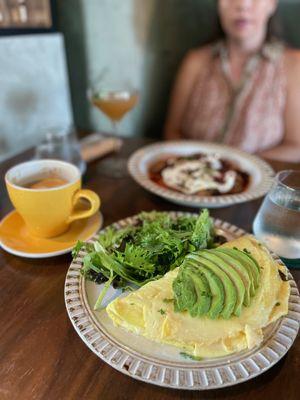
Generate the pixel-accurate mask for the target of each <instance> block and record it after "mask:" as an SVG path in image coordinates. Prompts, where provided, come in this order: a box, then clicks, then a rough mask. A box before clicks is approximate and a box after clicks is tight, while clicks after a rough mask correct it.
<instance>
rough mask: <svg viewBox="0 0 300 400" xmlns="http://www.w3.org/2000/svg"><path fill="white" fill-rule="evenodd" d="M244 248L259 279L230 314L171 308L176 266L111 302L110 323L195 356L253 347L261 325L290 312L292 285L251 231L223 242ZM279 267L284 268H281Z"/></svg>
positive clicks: (231, 246) (208, 355) (220, 353)
mask: <svg viewBox="0 0 300 400" xmlns="http://www.w3.org/2000/svg"><path fill="white" fill-rule="evenodd" d="M222 247H224V248H236V249H239V250H243V249H245V248H246V249H247V250H248V251H249V252H250V253H251V255H252V257H253V258H254V259H255V260H256V261H257V263H258V265H259V267H260V283H259V286H258V288H257V291H256V293H255V295H254V297H253V298H252V301H251V303H250V305H249V306H247V307H242V310H241V313H240V315H239V316H234V315H233V316H231V317H230V318H229V319H224V318H221V317H220V318H216V319H210V318H209V317H208V316H203V317H192V316H191V315H190V314H189V313H188V312H187V311H184V312H175V311H174V303H173V302H172V299H173V298H174V293H173V288H172V284H173V281H174V279H175V278H176V276H177V274H178V268H176V269H175V270H173V271H171V272H169V273H167V274H166V275H165V276H164V277H163V278H161V279H159V280H157V281H153V282H150V283H148V284H146V285H145V286H143V287H142V288H140V289H138V290H136V291H135V292H132V293H130V294H129V295H127V296H126V297H121V298H120V297H119V298H117V299H115V300H114V301H113V302H111V303H110V304H109V305H108V306H107V308H106V311H107V313H108V315H109V317H110V318H111V319H112V321H113V323H114V325H116V326H118V327H121V328H124V329H126V330H127V331H130V332H132V333H134V334H137V335H142V336H144V337H146V338H148V339H150V340H153V341H155V342H158V343H161V344H170V345H173V346H176V347H178V348H180V349H181V351H185V352H187V353H189V354H191V355H192V356H195V357H205V358H211V357H219V356H224V355H227V354H230V353H234V352H238V351H242V350H245V349H252V348H253V347H255V346H257V345H259V344H260V343H261V342H262V340H263V328H265V327H266V326H267V325H269V324H270V323H272V322H274V321H276V320H278V319H279V318H280V317H281V316H283V315H285V314H287V312H288V299H289V293H290V285H289V283H288V282H287V281H285V280H284V279H283V278H282V277H284V276H286V275H287V271H286V268H285V267H284V266H282V265H279V264H278V263H277V262H276V261H274V260H273V258H272V256H271V255H270V253H269V251H268V250H267V249H266V248H265V247H264V246H262V245H261V243H259V242H258V241H257V240H255V239H254V237H252V236H243V237H241V238H239V239H236V240H233V241H231V242H228V243H226V244H224V245H222ZM279 270H280V271H281V272H282V273H281V274H280V273H279Z"/></svg>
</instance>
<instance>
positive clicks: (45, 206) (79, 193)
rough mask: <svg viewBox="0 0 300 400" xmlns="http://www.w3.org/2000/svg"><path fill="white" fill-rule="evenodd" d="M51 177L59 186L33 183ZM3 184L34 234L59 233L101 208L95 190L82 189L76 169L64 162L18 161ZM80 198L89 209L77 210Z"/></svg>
mask: <svg viewBox="0 0 300 400" xmlns="http://www.w3.org/2000/svg"><path fill="white" fill-rule="evenodd" d="M53 177H55V179H58V181H57V182H60V185H57V186H54V187H44V188H39V186H38V185H33V182H39V181H43V180H48V182H49V179H50V180H51V179H52V182H53ZM5 183H6V188H7V191H8V194H9V197H10V200H11V202H12V203H13V205H14V207H15V208H16V210H17V211H18V213H19V214H20V215H21V217H22V218H23V219H24V221H25V223H26V226H27V228H28V230H29V232H30V233H31V234H32V235H34V236H37V237H41V238H51V237H54V236H58V235H60V234H62V233H63V232H65V231H66V230H67V229H68V227H69V225H70V223H71V222H73V221H76V220H78V219H82V218H87V217H90V216H92V215H93V214H95V213H96V212H97V211H98V210H99V207H100V199H99V197H98V195H97V194H96V193H95V192H92V191H91V190H82V189H81V174H80V171H79V169H78V168H77V167H75V165H72V164H69V163H67V162H64V161H59V160H34V161H28V162H25V163H22V164H18V165H16V166H15V167H13V168H11V169H10V170H9V171H8V172H7V173H6V175H5ZM33 187H35V188H33ZM80 199H85V200H87V201H88V202H89V203H90V207H89V209H85V210H76V205H78V202H79V200H80ZM77 208H78V207H77Z"/></svg>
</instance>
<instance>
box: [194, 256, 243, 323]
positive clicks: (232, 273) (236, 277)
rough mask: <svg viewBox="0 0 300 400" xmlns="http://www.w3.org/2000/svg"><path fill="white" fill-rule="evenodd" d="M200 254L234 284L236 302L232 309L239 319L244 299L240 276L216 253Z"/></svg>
mask: <svg viewBox="0 0 300 400" xmlns="http://www.w3.org/2000/svg"><path fill="white" fill-rule="evenodd" d="M201 254H202V256H203V257H205V258H207V259H208V260H210V261H212V262H213V263H215V264H216V265H217V266H218V267H219V268H221V269H222V270H223V271H224V272H225V273H226V274H227V275H228V276H229V277H230V279H231V280H232V282H233V283H234V285H235V287H236V290H237V300H236V305H235V309H234V315H236V316H237V317H239V316H240V315H241V311H242V306H243V303H244V298H245V292H246V289H245V285H244V282H243V280H242V278H241V276H240V274H239V273H238V272H237V270H236V269H235V268H234V267H233V266H232V265H231V264H230V263H227V262H226V261H224V260H223V258H222V257H220V255H219V254H218V253H216V252H215V251H214V250H203V251H202V252H201Z"/></svg>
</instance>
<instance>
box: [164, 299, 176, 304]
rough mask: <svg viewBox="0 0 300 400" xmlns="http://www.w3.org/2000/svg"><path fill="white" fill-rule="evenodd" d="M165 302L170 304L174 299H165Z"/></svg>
mask: <svg viewBox="0 0 300 400" xmlns="http://www.w3.org/2000/svg"><path fill="white" fill-rule="evenodd" d="M163 302H164V303H166V304H168V303H173V302H174V299H163Z"/></svg>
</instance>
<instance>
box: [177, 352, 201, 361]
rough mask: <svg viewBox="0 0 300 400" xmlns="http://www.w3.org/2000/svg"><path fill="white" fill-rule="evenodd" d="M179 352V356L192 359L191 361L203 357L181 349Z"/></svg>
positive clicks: (199, 359)
mask: <svg viewBox="0 0 300 400" xmlns="http://www.w3.org/2000/svg"><path fill="white" fill-rule="evenodd" d="M179 354H180V355H181V357H183V358H187V359H189V360H193V361H201V360H202V359H203V358H202V357H198V356H193V355H192V354H188V353H185V352H184V351H181V352H180V353H179Z"/></svg>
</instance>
